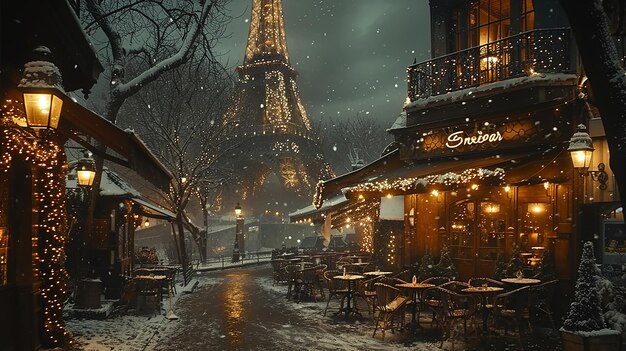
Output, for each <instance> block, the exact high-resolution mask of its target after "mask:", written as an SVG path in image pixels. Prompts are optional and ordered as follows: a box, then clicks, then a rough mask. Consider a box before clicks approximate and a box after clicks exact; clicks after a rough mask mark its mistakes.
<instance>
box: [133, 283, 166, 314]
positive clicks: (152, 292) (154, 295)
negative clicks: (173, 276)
mask: <svg viewBox="0 0 626 351" xmlns="http://www.w3.org/2000/svg"><path fill="white" fill-rule="evenodd" d="M133 281H134V283H135V289H136V294H137V310H138V311H141V310H142V309H143V308H144V307H146V306H151V309H152V310H153V311H155V312H156V311H159V312H160V311H161V284H160V283H159V281H158V280H156V279H153V278H148V277H136V278H133Z"/></svg>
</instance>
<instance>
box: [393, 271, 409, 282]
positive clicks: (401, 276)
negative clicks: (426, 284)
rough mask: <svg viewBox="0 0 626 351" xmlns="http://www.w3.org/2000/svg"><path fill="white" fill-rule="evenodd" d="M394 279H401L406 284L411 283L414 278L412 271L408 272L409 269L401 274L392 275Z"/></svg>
mask: <svg viewBox="0 0 626 351" xmlns="http://www.w3.org/2000/svg"><path fill="white" fill-rule="evenodd" d="M392 277H393V278H398V279H401V280H403V281H405V282H408V281H411V278H413V277H411V271H410V270H408V269H405V270H403V271H400V272H398V273H396V274H394V275H392Z"/></svg>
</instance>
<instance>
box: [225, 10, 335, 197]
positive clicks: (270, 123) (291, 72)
mask: <svg viewBox="0 0 626 351" xmlns="http://www.w3.org/2000/svg"><path fill="white" fill-rule="evenodd" d="M237 73H238V80H237V82H236V85H235V96H234V101H233V105H232V106H231V107H230V108H229V109H228V110H227V112H226V114H225V121H226V122H234V123H236V125H237V134H238V135H237V137H238V138H240V140H242V141H244V146H248V148H246V150H245V151H244V152H245V154H244V155H242V156H243V157H242V158H243V161H242V162H243V164H240V165H238V166H237V165H236V166H235V167H238V168H236V169H239V170H242V171H239V172H240V173H242V174H243V179H242V182H241V184H240V185H239V189H238V190H239V192H240V193H239V197H240V198H241V200H242V201H246V200H249V201H247V202H250V201H252V202H255V201H253V200H252V199H254V198H255V197H257V196H259V194H260V192H262V191H263V188H264V187H266V182H270V183H271V182H272V181H271V180H270V179H269V178H268V177H272V176H275V177H274V178H273V182H274V183H279V188H280V189H279V191H280V193H281V194H283V195H285V196H287V197H289V196H291V198H292V200H293V199H294V195H295V198H299V199H301V200H300V201H298V200H296V201H295V202H296V203H297V205H301V204H304V203H306V204H308V203H309V202H310V198H311V195H312V192H313V190H314V188H315V185H316V183H317V181H319V180H320V179H327V178H329V177H331V176H333V172H332V170H331V168H330V166H329V165H328V163H327V162H326V161H325V160H324V156H323V154H322V153H321V150H320V147H319V143H318V140H317V138H316V137H315V136H314V135H313V134H312V132H311V122H310V121H309V118H308V116H307V114H306V111H305V110H304V105H303V104H302V101H301V99H300V94H299V92H298V88H297V86H296V77H297V76H298V73H297V72H296V70H295V69H293V67H291V65H290V63H289V55H288V52H287V41H286V39H285V27H284V20H283V8H282V0H252V20H251V22H250V32H249V34H248V43H247V46H246V51H245V58H244V62H243V64H242V65H241V66H238V67H237ZM266 192H267V191H266ZM266 196H267V194H266V195H264V196H263V197H266ZM281 205H282V204H281Z"/></svg>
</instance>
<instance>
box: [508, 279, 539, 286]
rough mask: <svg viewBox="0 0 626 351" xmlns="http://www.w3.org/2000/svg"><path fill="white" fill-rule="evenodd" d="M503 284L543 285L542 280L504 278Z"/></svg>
mask: <svg viewBox="0 0 626 351" xmlns="http://www.w3.org/2000/svg"><path fill="white" fill-rule="evenodd" d="M501 280H502V282H503V283H509V284H517V285H533V284H539V283H541V280H539V279H534V278H503V279H501Z"/></svg>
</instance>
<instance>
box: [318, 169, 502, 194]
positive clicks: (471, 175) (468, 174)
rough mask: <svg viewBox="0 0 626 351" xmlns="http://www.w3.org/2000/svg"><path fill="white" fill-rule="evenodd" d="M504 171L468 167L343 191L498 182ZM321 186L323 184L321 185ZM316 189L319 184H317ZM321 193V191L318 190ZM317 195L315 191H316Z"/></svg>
mask: <svg viewBox="0 0 626 351" xmlns="http://www.w3.org/2000/svg"><path fill="white" fill-rule="evenodd" d="M504 175H505V172H504V170H503V169H502V168H496V169H495V170H493V171H492V170H489V169H483V168H469V169H466V170H464V171H463V172H461V173H452V172H449V173H445V174H438V175H430V176H426V177H420V178H418V177H409V178H400V179H396V180H391V181H390V180H388V179H385V180H383V181H380V182H375V181H374V182H365V183H360V184H358V185H355V186H351V187H346V188H344V189H343V191H344V192H345V193H346V194H347V193H353V192H357V193H358V192H379V193H384V192H389V191H394V190H395V191H418V190H422V191H423V190H425V188H426V187H428V186H431V185H442V186H460V185H463V184H469V183H471V182H475V181H482V180H486V179H496V180H498V182H499V183H501V182H504ZM322 188H323V185H322ZM420 188H421V189H420ZM318 189H320V185H319V184H318ZM320 193H321V191H320ZM316 195H317V193H316Z"/></svg>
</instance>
